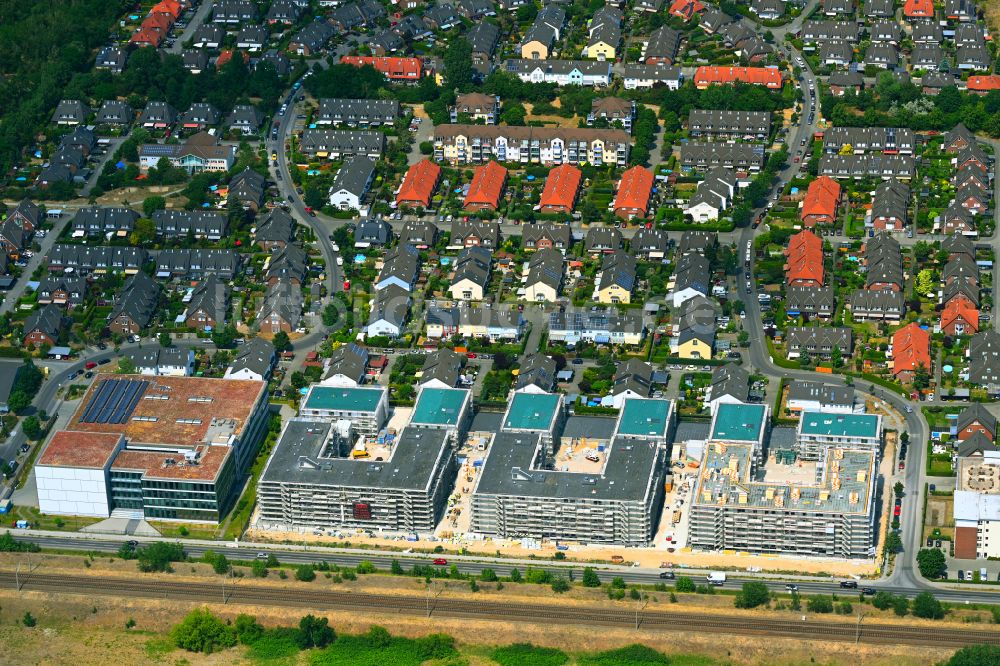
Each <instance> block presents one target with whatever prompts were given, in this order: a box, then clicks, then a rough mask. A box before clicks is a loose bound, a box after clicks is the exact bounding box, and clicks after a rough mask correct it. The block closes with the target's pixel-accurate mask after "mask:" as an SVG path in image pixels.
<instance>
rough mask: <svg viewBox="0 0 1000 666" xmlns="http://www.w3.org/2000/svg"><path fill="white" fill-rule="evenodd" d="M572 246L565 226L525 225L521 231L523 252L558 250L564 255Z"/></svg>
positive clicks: (569, 234) (571, 239)
mask: <svg viewBox="0 0 1000 666" xmlns="http://www.w3.org/2000/svg"><path fill="white" fill-rule="evenodd" d="M572 244H573V237H572V233H571V232H570V228H569V225H566V224H526V225H524V227H523V228H522V229H521V245H522V246H523V247H524V249H525V250H558V251H559V252H561V253H563V254H565V252H566V250H568V249H569V248H570V247H571V246H572Z"/></svg>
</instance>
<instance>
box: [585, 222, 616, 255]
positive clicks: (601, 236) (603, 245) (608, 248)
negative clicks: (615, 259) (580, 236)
mask: <svg viewBox="0 0 1000 666" xmlns="http://www.w3.org/2000/svg"><path fill="white" fill-rule="evenodd" d="M584 246H585V248H586V250H587V252H590V253H592V254H597V253H599V252H613V251H614V250H620V249H621V248H622V247H624V241H623V240H622V233H621V232H620V231H618V229H616V228H614V227H591V228H590V230H589V231H588V232H587V236H586V238H585V240H584Z"/></svg>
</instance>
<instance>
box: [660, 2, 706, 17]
mask: <svg viewBox="0 0 1000 666" xmlns="http://www.w3.org/2000/svg"><path fill="white" fill-rule="evenodd" d="M703 11H705V5H704V4H702V3H701V2H699V0H674V2H673V3H672V4H671V5H670V10H669V14H670V15H671V16H679V17H680V18H682V19H684V20H685V21H690V20H691V19H692V18H694V17H695V16H697V15H698V14H701V13H702V12H703Z"/></svg>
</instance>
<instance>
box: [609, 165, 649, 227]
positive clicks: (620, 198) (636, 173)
mask: <svg viewBox="0 0 1000 666" xmlns="http://www.w3.org/2000/svg"><path fill="white" fill-rule="evenodd" d="M653 180H654V178H653V172H652V171H650V170H649V169H647V168H645V167H642V166H638V165H636V166H634V167H632V168H631V169H629V170H628V171H626V172H625V173H623V174H622V179H621V182H620V183H618V194H616V195H615V215H617V216H618V217H620V218H622V219H623V220H631V219H632V218H635V217H646V214H647V213H648V212H649V199H650V197H651V196H652V195H653Z"/></svg>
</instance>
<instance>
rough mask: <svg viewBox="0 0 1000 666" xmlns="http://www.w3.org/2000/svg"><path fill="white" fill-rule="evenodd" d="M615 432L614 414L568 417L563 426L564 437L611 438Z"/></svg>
mask: <svg viewBox="0 0 1000 666" xmlns="http://www.w3.org/2000/svg"><path fill="white" fill-rule="evenodd" d="M614 434H615V418H614V417H613V416H583V415H580V416H577V415H573V416H570V417H569V418H567V419H566V425H565V426H564V427H563V439H579V438H581V437H586V438H587V439H611V437H612V436H613V435H614Z"/></svg>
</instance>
